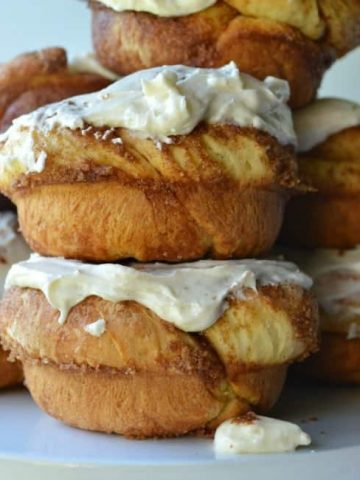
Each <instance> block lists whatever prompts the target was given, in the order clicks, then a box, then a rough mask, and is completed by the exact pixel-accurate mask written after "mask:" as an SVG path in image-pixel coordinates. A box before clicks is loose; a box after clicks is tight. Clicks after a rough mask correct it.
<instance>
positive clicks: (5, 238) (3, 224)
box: [0, 212, 31, 295]
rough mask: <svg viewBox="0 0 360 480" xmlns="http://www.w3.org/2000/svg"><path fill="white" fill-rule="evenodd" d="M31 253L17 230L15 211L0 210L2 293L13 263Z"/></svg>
mask: <svg viewBox="0 0 360 480" xmlns="http://www.w3.org/2000/svg"><path fill="white" fill-rule="evenodd" d="M30 254H31V250H30V248H29V247H28V246H27V244H26V243H25V240H24V239H23V237H22V235H20V233H18V232H17V218H16V215H15V213H13V212H0V295H1V294H2V292H3V289H4V284H5V279H6V275H7V274H8V272H9V269H10V267H11V266H12V264H13V263H16V262H20V261H21V260H25V259H27V258H29V256H30Z"/></svg>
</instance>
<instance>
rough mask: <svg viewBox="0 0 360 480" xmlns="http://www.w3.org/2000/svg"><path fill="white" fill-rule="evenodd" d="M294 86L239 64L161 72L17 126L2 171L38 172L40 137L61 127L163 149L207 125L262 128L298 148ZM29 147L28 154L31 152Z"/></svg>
mask: <svg viewBox="0 0 360 480" xmlns="http://www.w3.org/2000/svg"><path fill="white" fill-rule="evenodd" d="M288 98H289V85H288V83H287V82H285V81H284V80H279V79H275V78H273V77H269V78H267V79H265V81H264V82H260V81H259V80H256V79H255V78H253V77H251V76H249V75H246V74H241V73H240V72H239V70H238V68H237V67H236V65H235V64H234V63H229V64H228V65H226V66H224V67H222V68H219V69H201V68H191V67H184V66H173V67H159V68H153V69H150V70H143V71H140V72H137V73H134V74H133V75H129V76H128V77H124V78H122V79H120V80H118V81H117V82H115V83H113V84H112V85H110V86H109V87H107V88H106V89H104V90H101V91H100V92H96V93H91V94H87V95H81V96H78V97H74V98H71V99H67V100H64V101H62V102H60V103H55V104H52V105H48V106H45V107H42V108H40V109H38V110H36V111H35V112H32V113H30V114H27V115H23V116H21V117H19V118H17V119H15V120H14V122H13V125H12V126H11V127H10V128H9V130H8V131H7V132H5V133H4V134H3V135H1V136H0V141H2V142H5V145H4V146H3V148H2V151H3V153H2V154H1V155H0V166H1V167H2V170H6V168H7V167H8V166H9V165H12V164H13V163H14V162H15V163H16V162H20V163H22V164H23V165H24V169H25V170H26V171H27V172H31V171H38V170H36V168H37V167H36V165H37V164H36V161H35V160H36V159H35V153H34V151H33V150H34V149H33V143H32V136H33V134H34V131H36V130H40V131H43V132H45V133H48V132H50V131H51V130H53V129H55V128H57V127H61V128H69V129H84V128H86V127H87V126H88V124H90V125H92V126H95V127H108V128H117V127H123V128H126V129H128V130H130V131H132V132H134V133H135V134H138V135H140V136H143V137H145V138H151V139H153V140H155V141H156V142H166V143H169V142H171V138H170V137H171V136H173V135H187V134H189V133H190V132H192V131H193V130H194V129H195V128H196V126H197V125H199V124H200V123H201V122H207V123H211V124H234V125H238V126H240V127H254V128H256V129H258V130H263V131H265V132H268V133H269V134H271V135H273V136H274V137H275V138H277V140H278V141H279V142H280V143H281V144H284V145H285V144H295V143H296V137H295V133H294V130H293V124H292V115H291V112H290V110H289V108H288V106H287V105H286V102H287V100H288ZM24 142H25V144H26V147H25V146H24Z"/></svg>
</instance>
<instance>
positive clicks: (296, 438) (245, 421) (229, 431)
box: [214, 414, 311, 455]
mask: <svg viewBox="0 0 360 480" xmlns="http://www.w3.org/2000/svg"><path fill="white" fill-rule="evenodd" d="M310 444H311V438H310V436H309V435H308V434H307V433H305V432H303V431H302V430H301V428H300V427H299V426H298V425H296V424H294V423H290V422H285V421H283V420H277V419H275V418H269V417H263V416H260V415H259V416H257V415H255V414H246V415H244V416H243V417H239V418H235V419H232V420H227V421H225V422H224V423H222V424H221V425H220V426H219V427H218V428H217V430H216V433H215V440H214V446H215V452H216V453H217V454H220V455H224V454H225V455H227V454H241V453H280V452H290V451H293V450H295V449H296V448H297V447H299V446H307V445H310Z"/></svg>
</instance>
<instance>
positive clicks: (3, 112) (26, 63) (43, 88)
mask: <svg viewBox="0 0 360 480" xmlns="http://www.w3.org/2000/svg"><path fill="white" fill-rule="evenodd" d="M108 84H109V82H108V80H106V79H104V78H102V77H101V76H99V75H94V74H91V73H73V72H72V71H71V69H70V68H69V65H68V62H67V57H66V52H65V51H64V50H63V49H62V48H46V49H44V50H40V51H38V52H32V53H26V54H23V55H19V56H18V57H16V58H15V59H14V60H12V61H10V62H8V63H6V64H3V65H0V132H4V131H5V130H6V129H7V128H8V127H9V126H10V125H11V123H12V121H13V120H14V119H15V118H16V117H18V116H20V115H22V114H25V113H28V112H31V111H33V110H35V109H36V108H38V107H40V106H42V105H45V104H48V103H52V102H56V101H58V100H62V99H64V98H67V97H72V96H73V95H77V94H80V93H87V92H93V91H96V90H99V89H100V88H103V87H105V86H106V85H108ZM13 210H14V205H13V204H12V203H11V202H10V201H9V200H8V199H7V198H6V197H3V196H1V197H0V293H2V291H3V285H4V282H5V278H6V275H7V272H8V270H9V268H10V267H11V265H12V264H13V263H15V262H19V261H20V260H25V259H26V258H28V257H29V255H30V253H31V250H30V248H29V247H28V246H27V244H26V243H25V242H24V240H23V238H22V236H21V235H20V234H19V233H18V226H17V220H16V215H15V214H14V213H12V211H13ZM7 357H8V354H7V352H4V351H3V350H2V349H1V348H0V388H3V387H9V386H12V385H16V384H18V383H19V382H20V381H21V380H22V372H21V368H20V366H19V364H18V363H16V362H15V363H14V362H12V363H10V362H8V361H7Z"/></svg>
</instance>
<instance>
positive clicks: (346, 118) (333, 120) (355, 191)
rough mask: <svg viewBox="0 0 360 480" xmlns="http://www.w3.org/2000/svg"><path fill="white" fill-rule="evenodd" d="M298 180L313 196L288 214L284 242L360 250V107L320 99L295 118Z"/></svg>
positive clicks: (297, 200) (298, 199)
mask: <svg viewBox="0 0 360 480" xmlns="http://www.w3.org/2000/svg"><path fill="white" fill-rule="evenodd" d="M294 124H295V129H296V131H297V136H298V141H299V145H298V150H299V155H298V161H299V175H300V177H301V179H302V181H303V182H305V183H306V184H307V185H310V186H312V187H313V191H312V192H307V193H306V194H304V195H299V196H297V197H295V198H293V199H292V200H291V201H290V202H289V204H288V206H287V209H286V213H285V220H284V225H283V228H282V232H281V241H282V243H285V244H287V245H290V246H298V247H307V248H338V249H347V248H352V247H354V246H356V245H359V244H360V209H359V205H360V167H359V150H360V106H359V105H358V104H356V103H353V102H349V101H346V100H340V99H320V100H317V101H316V102H315V103H313V104H312V105H309V106H308V107H305V108H304V109H303V110H299V111H298V112H295V114H294Z"/></svg>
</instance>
